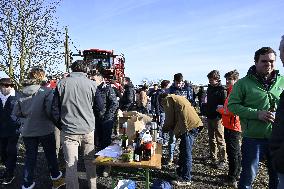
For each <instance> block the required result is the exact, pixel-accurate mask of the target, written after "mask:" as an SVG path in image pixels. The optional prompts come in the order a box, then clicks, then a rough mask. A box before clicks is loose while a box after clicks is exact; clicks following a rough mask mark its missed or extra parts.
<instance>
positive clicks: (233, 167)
mask: <svg viewBox="0 0 284 189" xmlns="http://www.w3.org/2000/svg"><path fill="white" fill-rule="evenodd" d="M224 137H225V142H226V151H227V155H228V163H229V172H228V178H229V179H230V180H231V181H233V182H234V181H237V180H238V177H239V175H240V172H241V146H240V139H241V133H240V132H238V131H234V130H231V129H227V128H224Z"/></svg>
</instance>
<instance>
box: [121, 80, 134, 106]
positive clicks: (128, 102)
mask: <svg viewBox="0 0 284 189" xmlns="http://www.w3.org/2000/svg"><path fill="white" fill-rule="evenodd" d="M134 102H135V89H134V86H133V85H132V84H131V83H130V84H127V85H125V86H124V92H123V95H122V97H121V99H120V104H119V108H120V109H121V110H122V111H131V110H133V108H134Z"/></svg>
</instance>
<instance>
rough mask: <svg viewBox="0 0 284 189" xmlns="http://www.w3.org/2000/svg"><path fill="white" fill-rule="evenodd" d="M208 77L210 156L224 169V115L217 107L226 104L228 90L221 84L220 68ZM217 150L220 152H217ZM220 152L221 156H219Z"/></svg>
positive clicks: (207, 113) (215, 164)
mask: <svg viewBox="0 0 284 189" xmlns="http://www.w3.org/2000/svg"><path fill="white" fill-rule="evenodd" d="M207 77H208V80H209V85H208V89H207V106H206V116H207V123H208V137H209V150H210V156H211V157H210V158H211V160H212V163H213V166H214V167H216V168H220V169H222V168H223V167H224V166H225V162H226V145H225V140H224V127H223V126H222V123H221V121H222V119H221V118H222V116H221V114H219V113H218V112H217V111H216V109H217V107H218V106H223V105H224V102H225V99H226V91H225V89H224V87H223V86H222V84H221V80H220V74H219V71H218V70H213V71H211V72H210V73H209V74H208V75H207ZM217 150H218V151H219V153H217ZM218 154H219V158H218V157H217V155H218ZM218 160H219V161H218Z"/></svg>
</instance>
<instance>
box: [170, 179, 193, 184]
mask: <svg viewBox="0 0 284 189" xmlns="http://www.w3.org/2000/svg"><path fill="white" fill-rule="evenodd" d="M171 183H172V184H173V185H175V186H190V185H191V181H185V180H183V179H182V178H181V177H179V178H177V179H176V180H172V182H171Z"/></svg>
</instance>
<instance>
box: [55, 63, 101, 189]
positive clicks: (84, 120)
mask: <svg viewBox="0 0 284 189" xmlns="http://www.w3.org/2000/svg"><path fill="white" fill-rule="evenodd" d="M71 69H72V72H71V73H70V75H69V76H68V77H66V78H64V79H62V80H60V81H59V83H58V85H57V88H56V90H55V94H54V99H53V105H52V112H53V117H54V120H55V122H57V126H59V127H61V141H62V146H63V152H64V157H65V161H66V174H65V180H66V188H67V189H79V182H78V173H77V162H78V146H82V147H83V152H84V161H85V167H86V174H87V180H88V182H89V188H90V189H95V188H96V177H95V176H96V169H95V166H94V165H93V163H92V160H93V157H94V129H95V115H94V111H99V110H102V106H103V105H102V104H103V103H102V100H101V98H100V99H99V98H98V97H99V94H98V93H96V90H97V86H96V83H95V82H93V81H92V80H90V79H88V78H87V75H86V72H87V65H86V63H85V62H84V61H83V60H77V61H75V62H74V63H73V64H72V65H71Z"/></svg>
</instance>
